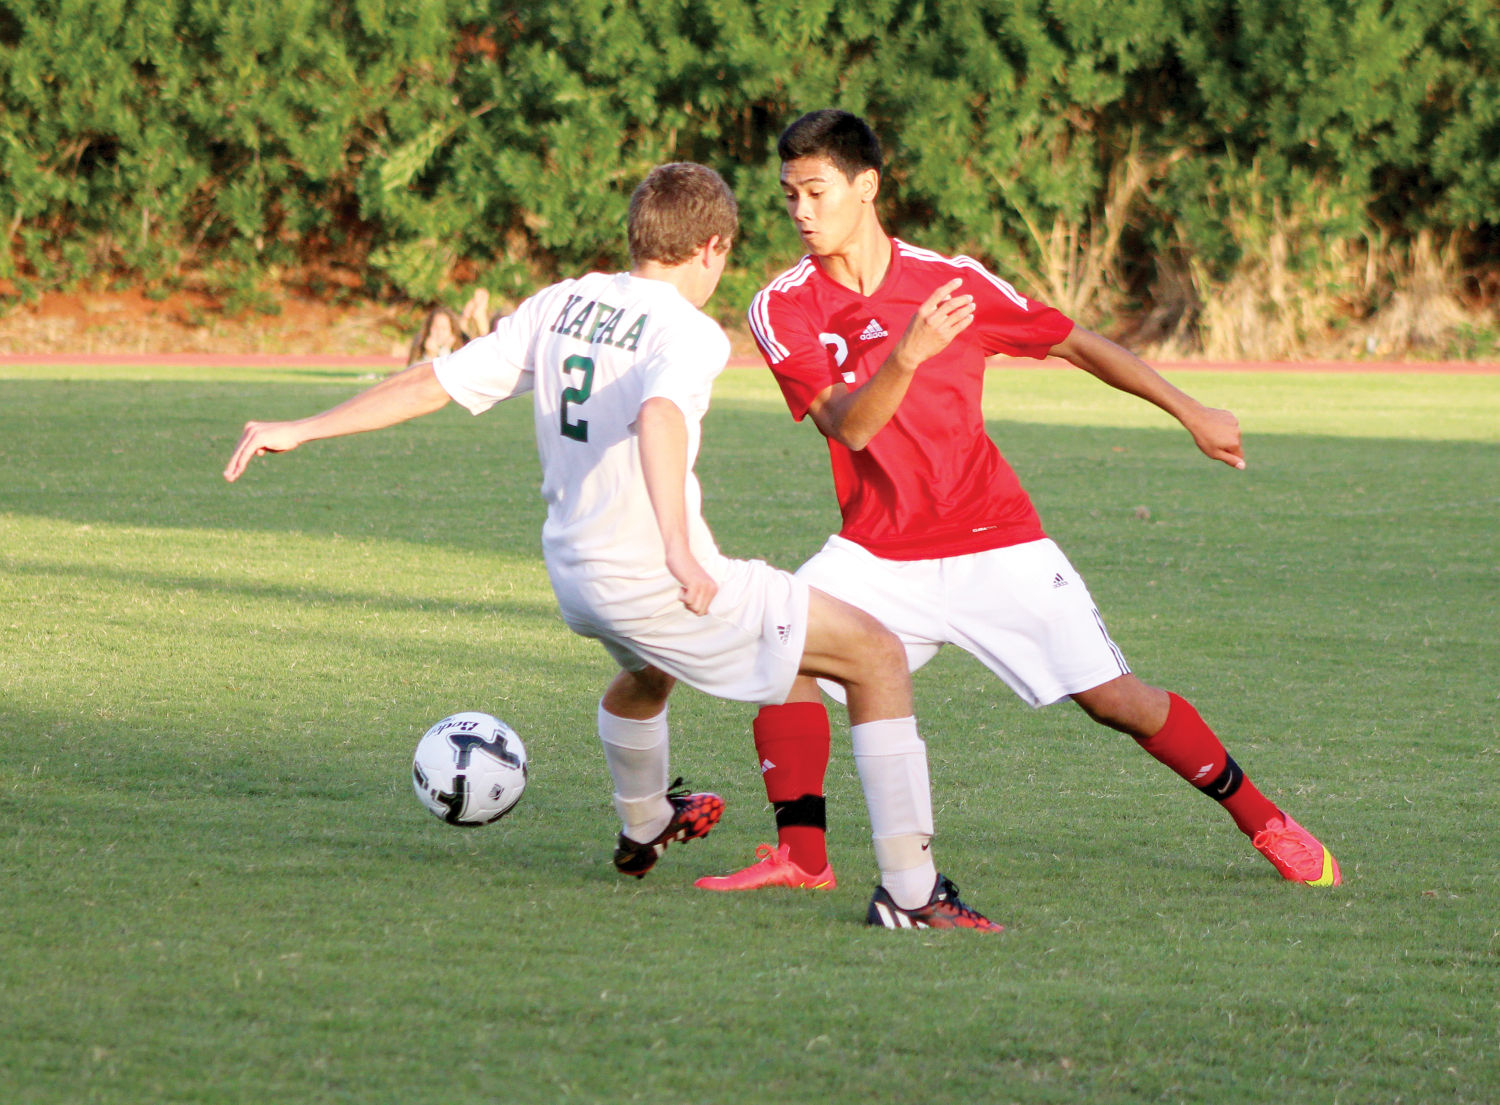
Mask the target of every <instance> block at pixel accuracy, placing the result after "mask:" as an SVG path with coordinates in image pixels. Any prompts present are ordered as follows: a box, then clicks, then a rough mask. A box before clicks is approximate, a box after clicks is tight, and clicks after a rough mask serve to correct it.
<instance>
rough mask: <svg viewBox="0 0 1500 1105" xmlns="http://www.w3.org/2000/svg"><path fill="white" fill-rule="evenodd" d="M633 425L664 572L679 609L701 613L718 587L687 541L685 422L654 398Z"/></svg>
mask: <svg viewBox="0 0 1500 1105" xmlns="http://www.w3.org/2000/svg"><path fill="white" fill-rule="evenodd" d="M636 426H637V429H638V431H639V433H640V449H641V474H642V475H643V476H645V479H646V493H647V494H648V495H649V496H650V497H651V509H652V510H653V511H655V513H656V525H657V528H658V529H660V530H661V539H662V544H663V545H664V546H665V548H666V551H667V570H668V571H669V572H671V573H672V578H673V579H675V580H677V582H678V583H680V584H682V592H681V594H680V596H679V597H680V598H681V600H682V605H684V606H686V607H687V608H688V609H689V610H691V611H692V612H693V613H694V614H706V613H708V606H709V603H711V602H713V600H714V595H716V594H717V593H718V591H719V585H718V583H716V582H715V581H714V578H713V576H711V575H709V574H708V572H706V571H705V570H704V568H703V565H701V564H699V563H698V558H697V557H696V556H694V555H693V550H692V547H691V545H690V544H689V541H688V515H687V495H686V489H687V472H688V462H687V455H688V446H687V442H688V432H687V419H686V417H684V416H683V413H682V411H681V409H679V408H678V406H677V404H676V403H674V402H672V401H671V400H670V399H664V398H662V397H660V396H653V397H652V398H650V399H647V400H646V401H645V402H644V403H642V404H641V412H640V414H639V415H638V416H637V421H636Z"/></svg>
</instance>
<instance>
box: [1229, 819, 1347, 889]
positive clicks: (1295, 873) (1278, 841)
mask: <svg viewBox="0 0 1500 1105" xmlns="http://www.w3.org/2000/svg"><path fill="white" fill-rule="evenodd" d="M1250 843H1252V844H1254V845H1255V850H1256V851H1257V852H1259V853H1260V854H1261V855H1263V856H1265V857H1266V858H1267V859H1268V860H1270V861H1271V866H1272V867H1275V868H1276V870H1278V871H1280V872H1281V877H1282V878H1284V879H1287V880H1288V881H1290V882H1300V883H1303V884H1304V885H1306V886H1337V885H1338V884H1339V883H1341V882H1343V881H1344V877H1343V875H1342V874H1340V873H1339V863H1338V860H1336V859H1334V858H1333V853H1332V852H1330V851H1329V850H1328V849H1327V848H1325V847H1324V846H1323V844H1322V842H1321V841H1319V840H1318V838H1317V837H1315V836H1313V835H1312V833H1310V832H1308V831H1307V830H1306V829H1304V828H1303V827H1302V826H1301V825H1299V824H1297V823H1296V822H1295V821H1293V820H1292V819H1291V818H1290V817H1288V818H1286V819H1285V820H1283V819H1282V818H1280V817H1273V818H1271V820H1270V821H1268V822H1267V823H1266V827H1265V828H1264V829H1262V830H1261V831H1260V832H1258V833H1256V834H1255V836H1254V838H1253V839H1252V840H1251V842H1250Z"/></svg>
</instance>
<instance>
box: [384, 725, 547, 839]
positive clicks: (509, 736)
mask: <svg viewBox="0 0 1500 1105" xmlns="http://www.w3.org/2000/svg"><path fill="white" fill-rule="evenodd" d="M411 785H412V788H413V789H414V790H415V791H416V792H417V797H418V798H420V799H421V800H422V805H424V806H426V807H427V808H428V809H429V810H431V811H432V814H433V816H434V817H440V818H442V819H443V820H444V821H446V822H448V824H450V825H488V824H489V823H490V822H491V821H498V820H499V819H500V818H502V817H504V816H505V815H506V814H508V813H509V812H510V811H511V810H512V809H513V808H514V807H515V804H516V803H517V802H519V801H520V800H521V792H522V791H524V790H525V789H526V747H525V745H523V744H522V743H521V738H520V737H518V736H516V734H515V730H513V729H512V728H511V727H510V726H509V725H506V724H505V722H503V721H501V720H500V719H499V718H497V717H491V716H490V715H489V714H481V713H476V712H469V713H462V714H454V715H453V716H452V717H445V718H444V719H443V720H442V721H440V722H438V723H437V724H436V725H434V726H433V727H432V728H431V729H429V730H427V732H426V733H424V734H422V739H421V740H420V741H418V742H417V753H416V755H415V756H414V757H413V758H412V764H411Z"/></svg>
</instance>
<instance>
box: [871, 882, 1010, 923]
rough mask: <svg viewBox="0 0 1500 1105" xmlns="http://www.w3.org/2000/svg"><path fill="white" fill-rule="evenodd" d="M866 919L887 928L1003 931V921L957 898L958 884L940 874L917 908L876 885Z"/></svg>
mask: <svg viewBox="0 0 1500 1105" xmlns="http://www.w3.org/2000/svg"><path fill="white" fill-rule="evenodd" d="M865 923H866V924H869V925H879V926H880V927H882V928H888V929H978V930H979V931H980V932H1004V931H1005V926H1004V925H997V924H995V922H994V921H991V920H990V919H989V918H988V917H986V916H985V915H984V914H982V913H980V912H979V911H978V910H977V909H970V908H969V907H968V906H966V905H964V903H963V902H961V901H959V899H958V887H956V886H954V885H953V883H952V882H951V881H950V880H949V879H948V878H947V877H945V876H943V875H939V876H938V877H937V883H936V885H935V886H933V888H932V897H931V898H929V899H927V904H926V905H924V906H918V907H917V908H916V909H902V908H901V907H900V906H898V905H897V904H896V903H895V901H894V900H893V899H892V898H891V896H890V894H888V893H886V889H885V887H883V886H877V887H876V888H875V896H874V897H872V898H871V899H870V908H869V911H868V912H867V913H866V914H865Z"/></svg>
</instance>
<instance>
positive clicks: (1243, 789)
mask: <svg viewBox="0 0 1500 1105" xmlns="http://www.w3.org/2000/svg"><path fill="white" fill-rule="evenodd" d="M1168 698H1169V699H1170V700H1171V706H1170V707H1169V708H1168V710H1167V723H1166V724H1165V725H1163V726H1162V727H1161V731H1160V732H1158V733H1157V734H1156V735H1155V736H1152V737H1147V738H1146V739H1145V740H1141V741H1139V744H1140V746H1141V747H1142V748H1144V749H1145V750H1146V751H1147V752H1149V753H1151V755H1152V756H1155V757H1156V758H1157V759H1158V760H1160V761H1161V762H1162V763H1164V764H1166V765H1167V766H1168V767H1170V768H1171V769H1172V770H1173V771H1175V772H1177V774H1178V775H1181V776H1182V777H1183V778H1184V779H1186V780H1187V781H1188V782H1190V783H1192V784H1193V786H1195V787H1197V788H1198V789H1199V790H1201V791H1202V792H1203V793H1204V794H1206V795H1208V796H1209V797H1210V798H1212V799H1214V800H1215V801H1217V802H1218V803H1219V805H1221V806H1223V807H1224V809H1225V811H1226V812H1228V814H1229V816H1230V817H1232V818H1234V823H1235V824H1236V825H1238V826H1239V828H1240V832H1242V833H1244V834H1245V835H1246V836H1254V835H1255V834H1256V833H1258V832H1260V830H1262V829H1264V828H1265V827H1266V822H1268V821H1269V820H1270V819H1271V818H1273V817H1281V816H1283V815H1282V812H1281V811H1280V810H1279V809H1277V808H1276V806H1275V804H1274V803H1272V802H1271V800H1270V799H1269V798H1267V797H1266V796H1265V795H1264V794H1262V793H1261V792H1260V791H1259V790H1257V789H1256V786H1255V784H1254V783H1252V782H1251V781H1250V779H1249V777H1247V776H1246V775H1245V773H1244V772H1243V771H1242V770H1240V765H1239V764H1237V763H1235V762H1234V757H1232V756H1230V754H1229V753H1228V752H1226V751H1225V750H1224V745H1223V744H1222V743H1220V741H1219V738H1218V737H1216V736H1214V731H1213V730H1212V729H1210V728H1209V727H1208V723H1207V722H1205V721H1204V720H1203V718H1201V717H1200V716H1199V715H1198V711H1197V710H1195V709H1193V705H1192V703H1190V702H1188V701H1187V700H1186V699H1184V698H1179V697H1178V696H1177V695H1175V694H1170V693H1169V694H1168Z"/></svg>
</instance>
